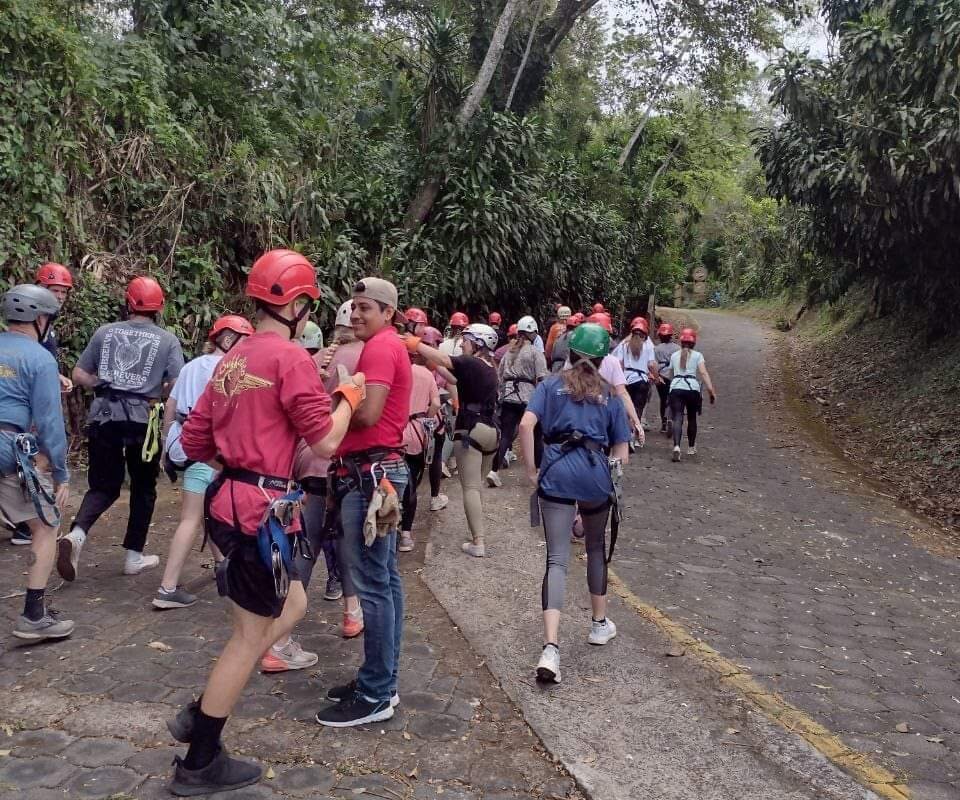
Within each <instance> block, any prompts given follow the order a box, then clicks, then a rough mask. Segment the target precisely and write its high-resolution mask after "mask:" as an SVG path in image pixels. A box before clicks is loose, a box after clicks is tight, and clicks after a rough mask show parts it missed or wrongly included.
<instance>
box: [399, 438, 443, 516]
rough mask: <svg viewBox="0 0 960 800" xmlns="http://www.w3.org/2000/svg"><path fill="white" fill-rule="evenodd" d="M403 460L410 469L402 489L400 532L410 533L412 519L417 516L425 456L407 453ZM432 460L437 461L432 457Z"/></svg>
mask: <svg viewBox="0 0 960 800" xmlns="http://www.w3.org/2000/svg"><path fill="white" fill-rule="evenodd" d="M404 458H405V459H406V461H407V467H408V468H409V469H410V480H409V481H407V485H406V486H404V487H403V509H402V510H401V512H400V530H401V531H412V530H413V518H414V517H415V516H417V489H419V488H420V481H422V480H423V470H424V467H425V466H426V456H425V455H424V454H423V453H407V454H406V455H405V456H404ZM433 460H434V461H435V462H436V461H437V460H438V458H437V456H436V455H434V457H433Z"/></svg>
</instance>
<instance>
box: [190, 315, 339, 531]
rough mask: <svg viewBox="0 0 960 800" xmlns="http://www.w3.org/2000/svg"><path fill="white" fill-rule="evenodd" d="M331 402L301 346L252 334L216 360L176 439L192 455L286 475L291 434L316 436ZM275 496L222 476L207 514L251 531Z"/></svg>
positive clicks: (322, 431) (323, 429)
mask: <svg viewBox="0 0 960 800" xmlns="http://www.w3.org/2000/svg"><path fill="white" fill-rule="evenodd" d="M330 407H331V403H330V396H329V395H328V394H327V393H326V391H325V390H324V388H323V384H322V383H321V382H320V376H319V375H318V374H317V367H316V365H315V364H314V363H313V359H311V358H310V355H309V354H308V353H307V351H306V350H304V349H303V348H302V347H301V346H300V345H299V344H296V343H294V342H291V341H289V340H287V339H284V338H282V337H281V336H279V335H277V334H276V333H256V334H254V335H253V336H248V337H247V338H246V339H243V340H242V341H241V342H239V343H238V344H237V345H236V346H235V347H234V348H233V349H232V350H231V351H230V353H229V354H228V355H226V356H224V357H223V359H222V360H221V361H220V364H219V365H218V366H217V369H216V371H215V372H214V374H213V377H212V378H211V379H210V383H208V384H207V388H206V389H204V392H203V394H202V395H200V399H199V400H198V401H197V403H196V405H195V406H194V407H193V410H192V411H191V412H190V416H188V417H187V421H186V422H185V423H184V426H183V432H182V433H181V437H180V442H181V444H182V445H183V449H184V452H185V453H186V454H187V456H188V457H189V458H191V459H193V460H194V461H211V460H213V459H214V458H217V459H219V460H220V461H222V462H223V463H224V464H225V465H227V466H229V467H234V468H237V469H247V470H250V471H252V472H256V473H258V474H260V475H270V476H275V477H280V478H289V477H291V476H292V474H293V457H294V454H295V452H296V446H297V440H298V439H301V438H303V439H305V440H306V441H307V442H308V443H309V444H316V443H317V442H318V441H320V440H321V439H322V438H323V437H324V436H325V435H326V434H327V432H328V431H329V430H330V427H331V425H332V422H331V420H330ZM281 494H282V493H281V492H277V491H270V490H264V489H261V488H259V487H258V486H251V485H250V484H246V483H240V482H238V481H231V480H228V481H226V482H225V483H224V485H223V487H222V488H221V489H220V491H219V492H218V493H217V495H216V497H214V499H213V502H212V503H211V506H210V513H211V514H212V515H213V516H214V517H216V518H217V519H218V520H220V521H221V522H225V523H227V524H228V525H234V524H236V525H237V527H239V529H240V530H242V531H243V532H244V533H248V534H255V533H256V532H257V527H258V526H259V525H260V522H261V520H262V519H263V514H264V512H265V511H266V509H267V506H268V505H269V503H270V501H271V500H273V499H274V498H276V497H279V496H280V495H281ZM234 512H235V513H236V520H235V519H234Z"/></svg>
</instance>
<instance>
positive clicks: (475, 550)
mask: <svg viewBox="0 0 960 800" xmlns="http://www.w3.org/2000/svg"><path fill="white" fill-rule="evenodd" d="M460 549H461V550H463V552H464V553H466V554H467V555H468V556H473V557H474V558H483V557H484V556H485V555H486V554H487V548H486V547H484V546H483V545H482V544H474V543H473V542H464V543H463V544H462V545H460Z"/></svg>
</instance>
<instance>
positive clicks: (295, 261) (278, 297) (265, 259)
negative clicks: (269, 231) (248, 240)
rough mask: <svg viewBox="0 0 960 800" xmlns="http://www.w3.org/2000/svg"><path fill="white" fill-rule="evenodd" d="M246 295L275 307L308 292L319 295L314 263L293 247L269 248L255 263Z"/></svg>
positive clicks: (314, 295) (310, 294)
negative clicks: (287, 248) (283, 248)
mask: <svg viewBox="0 0 960 800" xmlns="http://www.w3.org/2000/svg"><path fill="white" fill-rule="evenodd" d="M246 295H247V297H252V298H254V299H255V300H262V301H263V302H264V303H268V304H270V305H272V306H285V305H286V304H287V303H289V302H290V301H291V300H296V299H297V298H298V297H303V296H304V295H306V296H307V297H309V298H310V299H311V300H317V299H318V298H319V297H320V289H319V287H318V286H317V274H316V272H315V271H314V269H313V265H312V264H311V263H310V262H309V261H307V259H306V258H304V257H303V256H302V255H300V253H295V252H294V251H293V250H269V251H267V252H266V253H264V254H263V255H262V256H260V258H258V259H257V260H256V261H254V262H253V268H252V269H251V270H250V274H249V275H248V276H247V288H246Z"/></svg>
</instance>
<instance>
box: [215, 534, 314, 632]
mask: <svg viewBox="0 0 960 800" xmlns="http://www.w3.org/2000/svg"><path fill="white" fill-rule="evenodd" d="M209 525H210V538H211V539H212V540H213V543H214V544H215V545H216V546H217V547H218V548H219V549H220V552H221V553H223V555H224V557H225V558H226V559H227V561H225V562H224V563H223V564H222V565H221V567H220V568H218V570H217V572H218V574H217V588H218V589H219V591H220V593H221V594H222V595H225V596H226V597H229V598H230V599H231V600H233V602H234V603H236V604H237V605H238V606H240V608H242V609H243V610H244V611H249V612H250V613H251V614H256V615H257V616H258V617H279V616H280V614H281V612H282V611H283V602H284V601H283V600H281V599H279V598H278V597H277V593H276V590H275V588H274V585H273V575H272V574H271V573H270V571H269V570H268V569H267V568H266V566H265V565H264V563H263V561H262V560H261V558H260V553H259V551H258V550H257V537H256V536H250V535H249V534H246V533H243V532H242V531H238V530H237V529H236V528H234V527H233V526H232V525H228V524H227V523H225V522H221V521H220V520H218V519H215V518H213V517H211V518H210V520H209ZM224 567H225V568H226V569H225V572H222V571H221V569H223V568H224ZM296 569H297V568H296V564H294V566H293V567H292V569H291V571H290V580H291V581H294V580H300V578H299V577H298V576H297V575H296Z"/></svg>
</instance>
